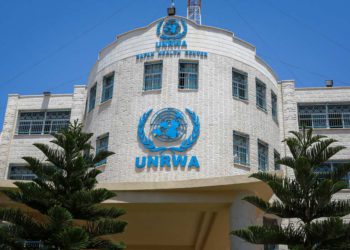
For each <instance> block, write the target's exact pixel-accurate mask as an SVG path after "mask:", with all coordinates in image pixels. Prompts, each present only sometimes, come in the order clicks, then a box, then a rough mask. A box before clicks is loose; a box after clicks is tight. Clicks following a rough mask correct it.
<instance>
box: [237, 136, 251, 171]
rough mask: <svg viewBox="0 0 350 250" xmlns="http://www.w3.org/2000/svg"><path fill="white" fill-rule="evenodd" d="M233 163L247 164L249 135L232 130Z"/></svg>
mask: <svg viewBox="0 0 350 250" xmlns="http://www.w3.org/2000/svg"><path fill="white" fill-rule="evenodd" d="M233 157H234V163H237V164H241V165H249V137H248V136H247V135H244V134H241V133H238V132H235V131H233Z"/></svg>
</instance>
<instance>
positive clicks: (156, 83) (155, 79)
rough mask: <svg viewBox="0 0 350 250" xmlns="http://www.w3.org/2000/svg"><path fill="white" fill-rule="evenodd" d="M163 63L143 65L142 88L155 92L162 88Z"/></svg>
mask: <svg viewBox="0 0 350 250" xmlns="http://www.w3.org/2000/svg"><path fill="white" fill-rule="evenodd" d="M162 71H163V63H162V62H157V63H145V75H144V87H143V89H144V90H145V91H147V90H157V89H161V88H162Z"/></svg>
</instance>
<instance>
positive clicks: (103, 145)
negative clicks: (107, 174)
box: [96, 134, 109, 166]
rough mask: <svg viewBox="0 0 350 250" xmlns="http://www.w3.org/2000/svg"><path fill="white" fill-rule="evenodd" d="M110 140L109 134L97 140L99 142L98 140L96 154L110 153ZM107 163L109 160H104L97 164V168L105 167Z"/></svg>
mask: <svg viewBox="0 0 350 250" xmlns="http://www.w3.org/2000/svg"><path fill="white" fill-rule="evenodd" d="M108 140H109V135H108V134H106V135H104V136H102V137H99V138H97V140H96V154H97V153H99V152H101V151H108ZM106 163H107V159H104V160H101V161H100V162H98V163H96V166H100V165H104V164H106Z"/></svg>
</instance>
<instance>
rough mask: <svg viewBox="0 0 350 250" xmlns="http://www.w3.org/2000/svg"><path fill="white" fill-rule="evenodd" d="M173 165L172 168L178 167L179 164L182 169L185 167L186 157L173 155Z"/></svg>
mask: <svg viewBox="0 0 350 250" xmlns="http://www.w3.org/2000/svg"><path fill="white" fill-rule="evenodd" d="M172 158H173V165H174V167H178V166H179V164H180V166H181V167H182V168H184V167H186V163H187V155H185V156H182V155H173V157H172Z"/></svg>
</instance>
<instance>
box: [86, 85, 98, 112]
mask: <svg viewBox="0 0 350 250" xmlns="http://www.w3.org/2000/svg"><path fill="white" fill-rule="evenodd" d="M96 89H97V84H96V83H95V85H94V86H93V87H92V88H91V89H90V94H89V109H88V111H89V112H90V111H91V110H93V109H94V108H95V103H96Z"/></svg>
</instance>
